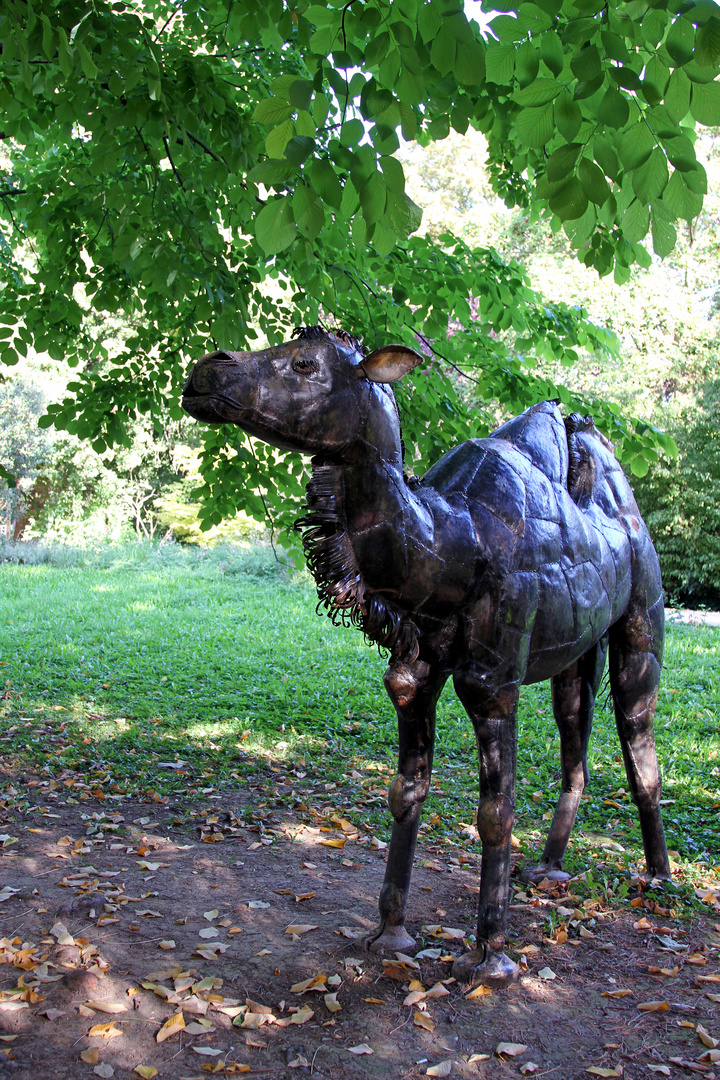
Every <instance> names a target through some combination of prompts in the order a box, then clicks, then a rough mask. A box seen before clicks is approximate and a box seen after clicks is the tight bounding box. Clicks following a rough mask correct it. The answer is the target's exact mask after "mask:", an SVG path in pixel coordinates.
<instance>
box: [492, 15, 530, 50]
mask: <svg viewBox="0 0 720 1080" xmlns="http://www.w3.org/2000/svg"><path fill="white" fill-rule="evenodd" d="M490 29H491V30H492V32H493V34H496V35H497V36H498V38H499V39H500V41H502V42H503V43H505V42H515V41H522V39H523V38H524V37H525V35H526V33H527V30H526V29H525V26H524V25H523V23H522V21H521V20H520V19H518V18H517V17H515V16H513V15H496V16H495V18H494V19H493V20H492V21H491V23H490Z"/></svg>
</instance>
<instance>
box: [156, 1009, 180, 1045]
mask: <svg viewBox="0 0 720 1080" xmlns="http://www.w3.org/2000/svg"><path fill="white" fill-rule="evenodd" d="M184 1027H185V1017H184V1016H183V1014H182V1013H181V1012H176V1013H174V1014H173V1016H171V1017H170V1019H169V1020H166V1021H165V1023H164V1024H163V1026H162V1027H161V1028H160V1030H159V1031H158V1033H157V1035H156V1036H155V1041H156V1042H159V1043H161V1042H165V1040H166V1039H169V1038H170V1036H171V1035H176V1034H177V1033H178V1031H182V1029H183V1028H184Z"/></svg>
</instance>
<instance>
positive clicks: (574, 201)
mask: <svg viewBox="0 0 720 1080" xmlns="http://www.w3.org/2000/svg"><path fill="white" fill-rule="evenodd" d="M548 203H549V206H550V209H551V210H552V212H553V213H554V214H557V216H558V217H559V218H560V220H561V221H571V220H572V219H573V218H579V217H582V216H583V214H584V213H585V211H586V210H587V208H588V198H587V195H586V194H585V192H584V191H583V189H582V184H581V183H580V181H579V180H578V179H577V177H575V176H573V177H571V179H570V180H569V181H568V183H567V184H565V185H563V187H562V188H560V189H559V190H558V191H557V192H555V193H554V194H553V195H552V196H551V197H550V199H549V200H548Z"/></svg>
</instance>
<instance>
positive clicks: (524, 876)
mask: <svg viewBox="0 0 720 1080" xmlns="http://www.w3.org/2000/svg"><path fill="white" fill-rule="evenodd" d="M571 877H572V875H571V874H567V873H566V872H565V871H564V870H555V869H550V868H549V867H545V866H529V867H527V869H525V870H523V871H522V873H521V874H520V880H521V881H524V882H526V883H527V884H528V885H537V884H538V883H539V882H540V881H544V880H545V879H546V878H547V880H548V881H569V880H570V878H571Z"/></svg>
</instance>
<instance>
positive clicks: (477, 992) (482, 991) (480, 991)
mask: <svg viewBox="0 0 720 1080" xmlns="http://www.w3.org/2000/svg"><path fill="white" fill-rule="evenodd" d="M488 994H492V989H491V988H490V987H489V986H485V985H484V984H483V983H481V984H480V986H476V987H475V989H474V990H471V991H470V993H469V994H466V995H465V998H466V1000H467V1001H474V1000H475V999H476V998H481V997H486V996H487V995H488Z"/></svg>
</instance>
